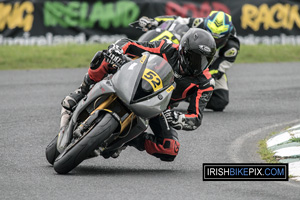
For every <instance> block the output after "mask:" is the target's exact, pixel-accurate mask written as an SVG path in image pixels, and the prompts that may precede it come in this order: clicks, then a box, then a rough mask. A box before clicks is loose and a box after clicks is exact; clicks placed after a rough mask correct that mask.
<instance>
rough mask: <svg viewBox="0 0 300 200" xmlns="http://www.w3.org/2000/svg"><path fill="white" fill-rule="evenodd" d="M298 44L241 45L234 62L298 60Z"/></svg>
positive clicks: (299, 47) (299, 48)
mask: <svg viewBox="0 0 300 200" xmlns="http://www.w3.org/2000/svg"><path fill="white" fill-rule="evenodd" d="M299 61H300V46H294V45H273V46H268V45H247V46H246V45H241V48H240V52H239V55H238V57H237V60H236V63H263V62H272V63H274V62H299Z"/></svg>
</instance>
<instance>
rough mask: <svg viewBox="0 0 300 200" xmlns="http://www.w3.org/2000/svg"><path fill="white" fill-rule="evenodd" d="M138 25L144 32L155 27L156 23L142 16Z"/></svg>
mask: <svg viewBox="0 0 300 200" xmlns="http://www.w3.org/2000/svg"><path fill="white" fill-rule="evenodd" d="M139 25H140V27H142V30H143V31H145V32H146V31H148V30H150V29H152V28H155V27H157V26H158V22H157V21H155V20H154V19H151V18H149V17H146V16H143V17H141V18H140V19H139Z"/></svg>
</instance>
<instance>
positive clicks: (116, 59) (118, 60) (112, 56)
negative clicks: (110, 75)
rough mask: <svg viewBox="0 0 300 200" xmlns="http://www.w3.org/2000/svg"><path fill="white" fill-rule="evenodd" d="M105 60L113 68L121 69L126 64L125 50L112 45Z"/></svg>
mask: <svg viewBox="0 0 300 200" xmlns="http://www.w3.org/2000/svg"><path fill="white" fill-rule="evenodd" d="M105 60H106V62H108V63H110V64H112V65H113V67H121V66H122V65H123V64H124V62H125V58H124V55H123V50H122V49H121V48H120V47H119V46H118V45H115V44H112V45H110V46H109V47H108V50H107V52H106V53H105Z"/></svg>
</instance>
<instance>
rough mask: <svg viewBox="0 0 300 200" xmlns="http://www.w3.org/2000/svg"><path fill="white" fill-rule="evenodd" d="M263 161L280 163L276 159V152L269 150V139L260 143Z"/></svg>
mask: <svg viewBox="0 0 300 200" xmlns="http://www.w3.org/2000/svg"><path fill="white" fill-rule="evenodd" d="M258 153H259V154H260V157H261V159H263V160H265V161H266V162H267V163H278V161H277V160H276V158H275V157H274V152H273V151H271V150H270V149H268V148H267V139H264V140H261V141H259V151H258Z"/></svg>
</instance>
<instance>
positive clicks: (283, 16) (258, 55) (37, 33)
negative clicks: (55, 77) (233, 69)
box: [0, 0, 300, 69]
mask: <svg viewBox="0 0 300 200" xmlns="http://www.w3.org/2000/svg"><path fill="white" fill-rule="evenodd" d="M299 7H300V1H299V0H263V1H262V0H239V1H235V2H234V3H233V1H231V0H213V1H211V0H188V1H184V0H181V1H169V0H159V1H158V0H144V1H140V0H119V1H117V0H115V1H111V0H110V1H109V0H98V1H97V0H87V1H82V0H80V1H79V0H72V1H69V0H63V1H50V0H27V1H26V0H25V1H13V0H9V1H8V0H0V69H7V68H9V69H10V68H12V67H11V65H12V64H13V62H15V61H14V60H15V59H18V58H11V59H10V53H9V52H10V51H13V52H16V53H20V54H21V55H20V56H23V57H21V60H25V61H26V62H27V61H28V60H29V61H31V63H30V64H29V65H28V66H26V62H25V63H21V64H15V65H16V66H15V67H14V69H20V68H22V69H23V68H44V67H46V68H49V67H55V68H57V67H83V66H86V64H84V63H88V62H89V60H90V59H91V57H92V56H93V54H94V53H95V51H98V50H101V49H103V48H106V47H107V44H109V43H112V42H114V41H116V40H118V39H120V38H123V37H129V38H131V39H137V38H138V37H139V36H140V35H141V34H142V33H143V32H142V31H141V30H138V29H135V28H132V27H130V26H129V23H131V22H134V21H137V20H138V19H139V18H140V17H142V16H148V17H152V18H154V17H156V16H161V15H177V16H182V17H206V16H207V15H208V14H209V13H210V12H211V11H212V10H221V11H224V12H226V13H228V14H230V15H231V16H232V20H233V24H234V26H235V27H236V30H237V35H238V37H239V39H240V42H241V44H242V47H241V51H240V55H239V56H238V59H237V62H273V61H275V62H280V61H299V60H300V58H299V57H300V56H299V55H300V48H299V45H300V11H299ZM65 44H68V45H69V46H65ZM78 44H80V45H81V46H79V47H78ZM99 44H102V45H99ZM53 45H54V46H57V45H58V47H52V48H49V47H46V46H53ZM61 45H63V46H61ZM70 45H71V46H70ZM87 45H88V46H87ZM249 45H250V46H249ZM253 45H254V46H253ZM257 45H259V48H258V49H257ZM270 45H272V46H271V48H270V47H268V46H270ZM25 46H34V48H31V47H25ZM77 48H79V50H78V49H77ZM279 51H280V52H279ZM46 52H48V53H46ZM27 53H28V55H27ZM22 54H24V55H22ZM33 54H34V55H33ZM278 54H281V55H282V57H281V56H279V57H278ZM70 56H71V57H76V59H78V60H76V61H75V62H74V63H69V64H65V62H66V61H65V60H64V59H67V58H69V57H70ZM38 57H43V58H45V59H46V60H47V61H49V60H48V59H50V60H51V58H53V57H56V59H57V61H53V62H52V65H49V62H45V63H43V61H40V62H35V61H37V59H38ZM25 58H26V59H25ZM60 60H61V61H62V62H60V63H57V62H58V61H60ZM68 62H69V61H68ZM70 62H72V61H70ZM32 63H33V64H32ZM34 63H37V64H38V65H35V64H34ZM42 64H43V66H41V65H42ZM8 65H10V66H8Z"/></svg>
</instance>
